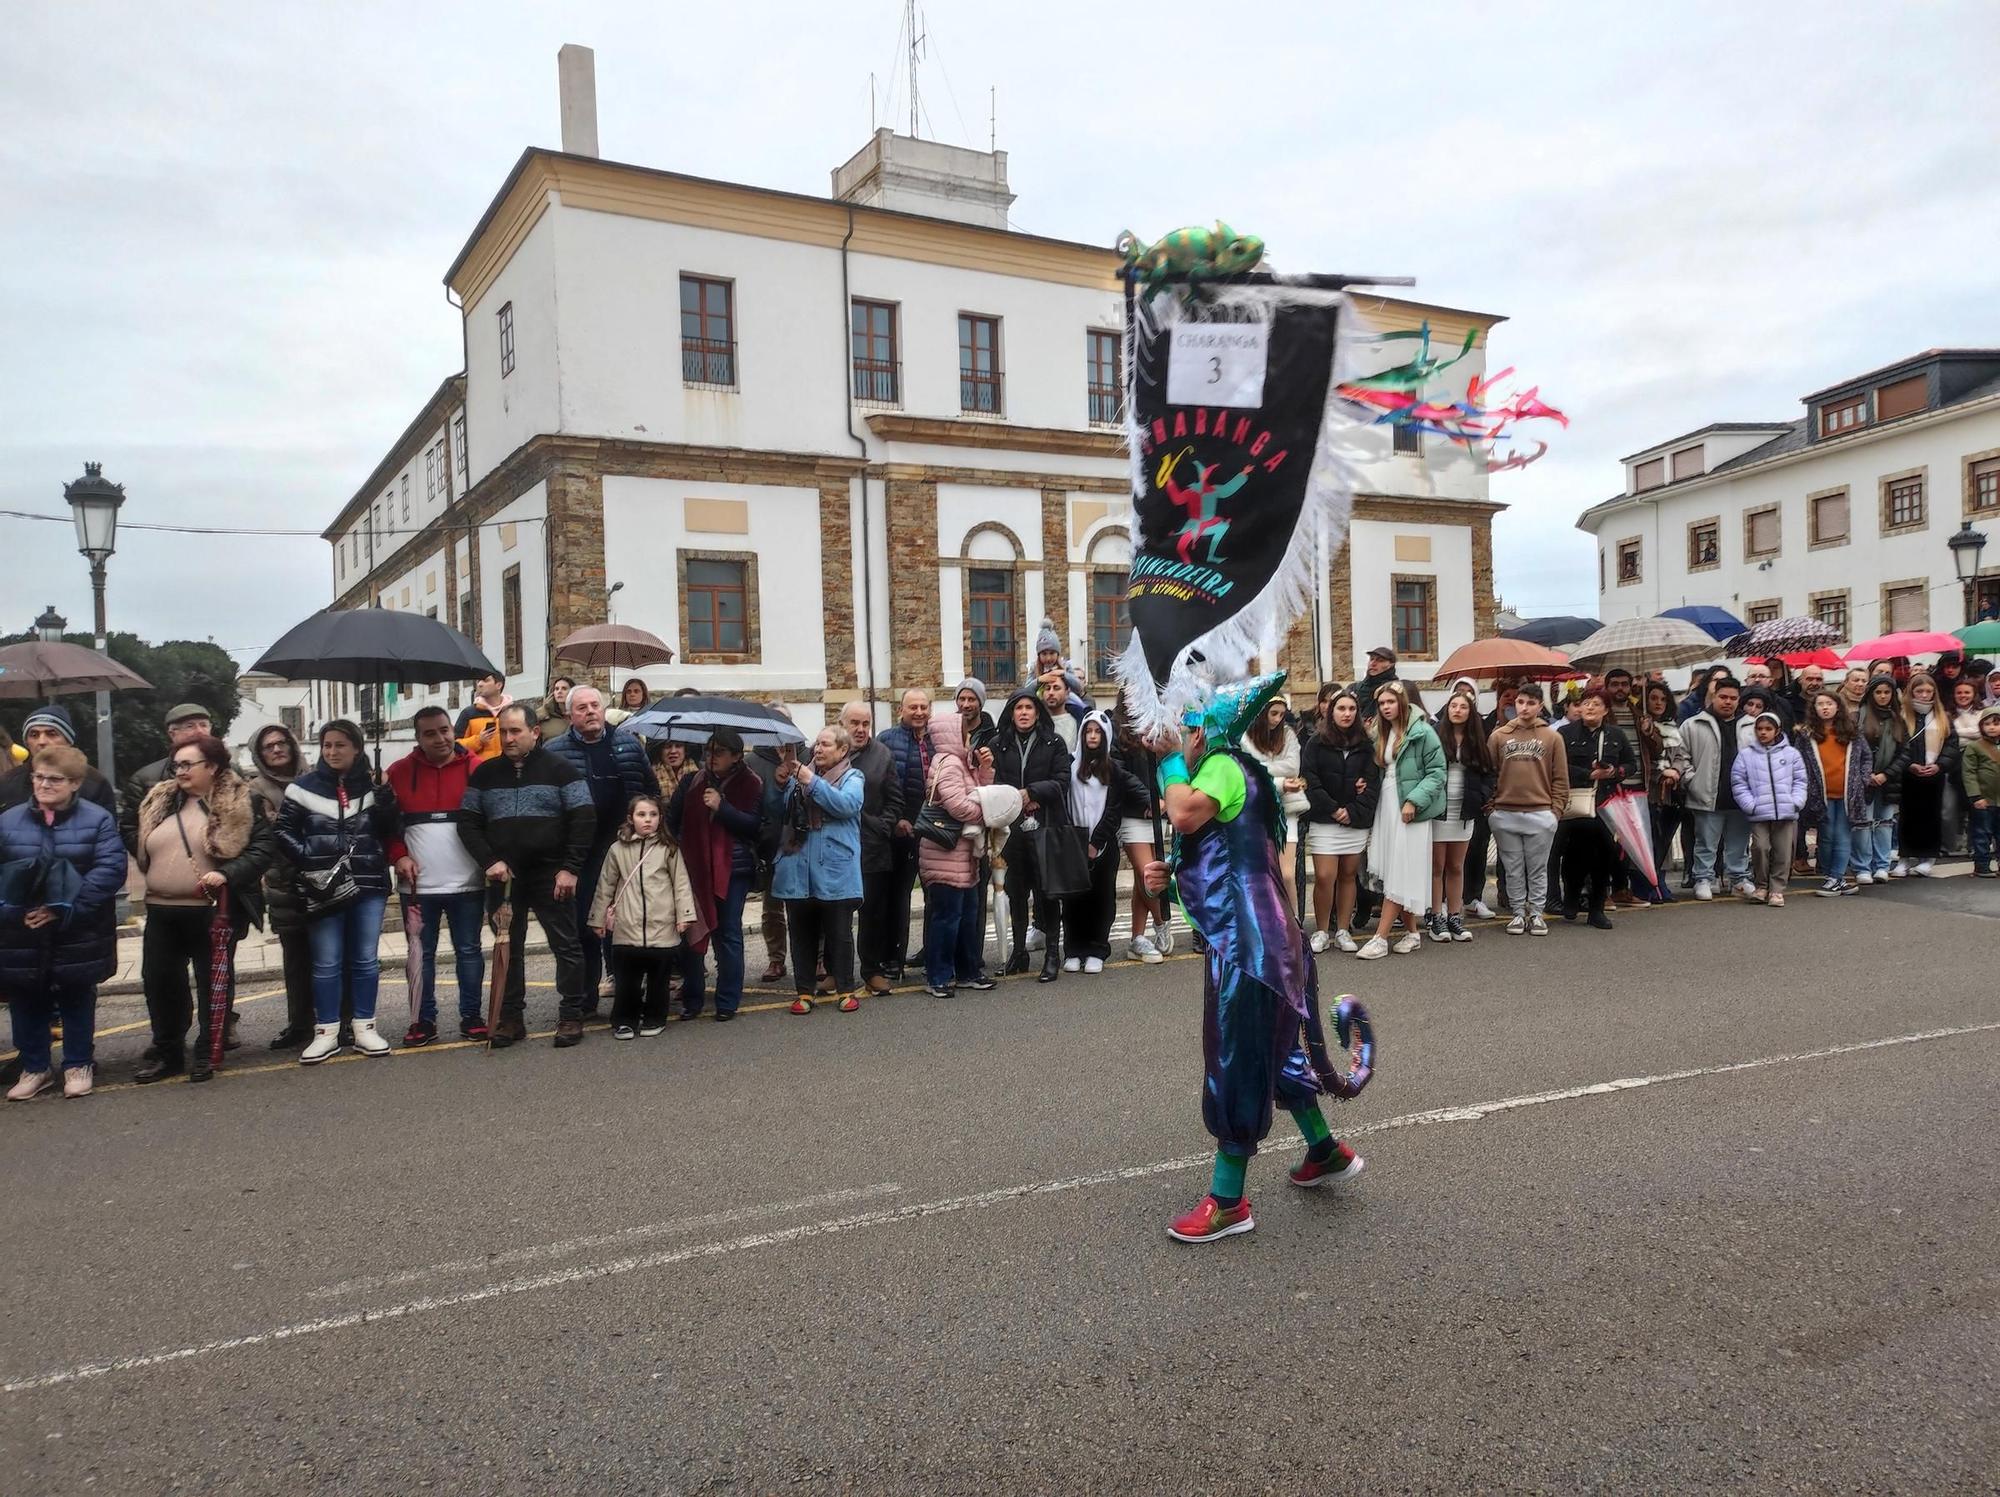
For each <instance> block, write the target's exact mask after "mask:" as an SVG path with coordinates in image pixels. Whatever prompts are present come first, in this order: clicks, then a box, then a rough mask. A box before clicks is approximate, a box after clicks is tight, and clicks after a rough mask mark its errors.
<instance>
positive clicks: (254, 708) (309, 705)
mask: <svg viewBox="0 0 2000 1497" xmlns="http://www.w3.org/2000/svg"><path fill="white" fill-rule="evenodd" d="M236 687H237V690H238V691H239V692H241V693H242V700H241V701H240V702H239V703H238V705H237V708H236V717H235V720H234V721H232V722H231V723H230V724H229V736H228V737H227V738H226V739H224V742H225V743H227V744H228V746H229V751H230V753H231V754H232V755H233V756H234V757H235V759H236V762H237V764H238V765H239V766H245V765H247V766H249V767H250V768H251V769H253V770H254V769H255V767H256V766H255V764H254V763H253V762H252V760H251V754H250V746H251V744H253V743H254V742H256V739H257V735H258V734H259V733H261V732H263V731H264V729H266V728H268V727H270V726H271V725H272V724H273V723H277V724H279V725H281V726H283V727H286V728H289V729H291V731H292V736H293V737H294V738H296V739H298V740H299V742H300V744H301V745H303V746H304V747H306V749H307V751H308V753H309V754H310V752H311V745H310V744H308V743H307V742H306V729H307V726H308V725H309V724H312V723H317V722H323V721H325V720H326V719H327V718H330V717H333V716H335V715H336V714H335V713H333V712H332V711H329V710H326V709H327V708H328V707H330V706H331V703H330V702H327V701H324V700H323V698H324V697H325V695H326V693H327V690H328V688H327V687H325V686H319V687H315V686H314V685H313V683H312V682H310V681H287V680H285V679H284V678H283V677H281V676H274V675H272V674H271V673H270V672H269V671H245V672H243V674H242V675H240V676H238V677H237V678H236ZM316 693H317V697H316V695H315V694H316Z"/></svg>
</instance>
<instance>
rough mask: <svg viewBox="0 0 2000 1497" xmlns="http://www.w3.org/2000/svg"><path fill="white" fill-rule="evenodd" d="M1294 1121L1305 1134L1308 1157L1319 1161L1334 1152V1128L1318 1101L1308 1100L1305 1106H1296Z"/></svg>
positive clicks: (1293, 1114) (1316, 1161) (1293, 1112)
mask: <svg viewBox="0 0 2000 1497" xmlns="http://www.w3.org/2000/svg"><path fill="white" fill-rule="evenodd" d="M1292 1121H1293V1122H1295V1123H1297V1124H1298V1125H1299V1132H1300V1133H1302V1134H1303V1135H1305V1141H1306V1158H1308V1159H1310V1160H1312V1161H1314V1162H1315V1163H1318V1162H1319V1161H1321V1160H1324V1159H1325V1158H1326V1156H1327V1155H1329V1154H1331V1153H1332V1152H1333V1130H1332V1129H1331V1128H1329V1127H1328V1126H1327V1125H1326V1115H1325V1114H1324V1113H1322V1112H1321V1111H1320V1110H1319V1104H1318V1103H1316V1102H1308V1103H1306V1105H1305V1106H1303V1107H1294V1108H1293V1109H1292Z"/></svg>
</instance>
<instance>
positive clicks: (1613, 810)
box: [1597, 788, 1660, 888]
mask: <svg viewBox="0 0 2000 1497" xmlns="http://www.w3.org/2000/svg"><path fill="white" fill-rule="evenodd" d="M1597 819H1598V820H1599V821H1601V822H1603V823H1604V825H1605V828H1606V829H1607V830H1608V831H1609V832H1610V833H1611V835H1612V837H1613V838H1614V839H1616V841H1617V843H1618V845H1619V847H1621V848H1623V849H1624V852H1625V856H1626V857H1628V858H1630V859H1631V860H1632V866H1633V867H1634V868H1636V869H1638V870H1639V871H1640V872H1641V873H1643V874H1644V875H1645V876H1646V882H1647V883H1649V884H1651V885H1653V886H1654V887H1655V888H1657V887H1658V886H1659V882H1660V872H1659V869H1658V868H1657V867H1655V866H1654V863H1653V812H1652V807H1651V806H1650V805H1649V804H1648V803H1647V800H1646V797H1645V796H1644V794H1642V793H1641V792H1639V791H1637V790H1630V789H1624V788H1620V789H1617V790H1614V791H1612V792H1611V794H1610V795H1608V796H1606V797H1605V798H1604V803H1603V804H1602V805H1600V806H1599V807H1598V808H1597Z"/></svg>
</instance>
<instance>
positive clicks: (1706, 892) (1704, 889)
mask: <svg viewBox="0 0 2000 1497" xmlns="http://www.w3.org/2000/svg"><path fill="white" fill-rule="evenodd" d="M1694 897H1695V898H1696V899H1699V900H1700V901H1701V902H1702V903H1703V904H1707V903H1708V902H1709V901H1710V900H1711V899H1713V898H1715V890H1714V888H1713V887H1712V886H1711V885H1710V884H1709V883H1708V882H1707V881H1706V880H1704V881H1702V882H1701V883H1698V884H1696V885H1695V886H1694Z"/></svg>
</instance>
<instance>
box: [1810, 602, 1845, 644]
mask: <svg viewBox="0 0 2000 1497" xmlns="http://www.w3.org/2000/svg"><path fill="white" fill-rule="evenodd" d="M1812 616H1813V617H1814V618H1816V619H1818V620H1819V621H1820V622H1821V623H1822V624H1825V625H1826V626H1827V627H1828V628H1829V629H1837V630H1839V631H1840V638H1841V640H1842V641H1843V642H1844V641H1845V640H1846V639H1847V593H1846V592H1845V591H1844V590H1843V591H1841V592H1837V593H1814V594H1813V595H1812Z"/></svg>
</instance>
